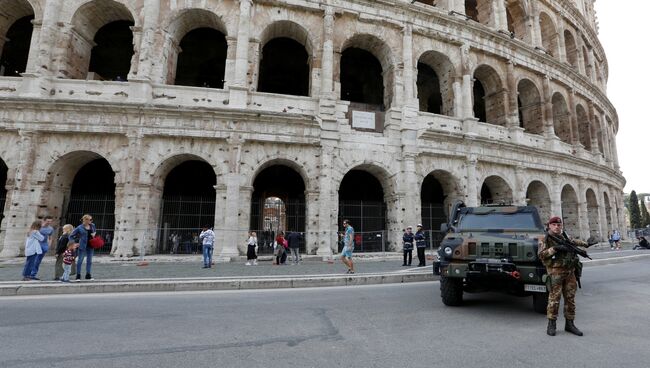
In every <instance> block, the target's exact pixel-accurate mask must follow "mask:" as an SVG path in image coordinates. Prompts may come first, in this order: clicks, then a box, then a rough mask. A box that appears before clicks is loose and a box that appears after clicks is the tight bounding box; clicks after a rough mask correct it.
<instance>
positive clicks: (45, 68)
mask: <svg viewBox="0 0 650 368" xmlns="http://www.w3.org/2000/svg"><path fill="white" fill-rule="evenodd" d="M61 9H63V2H62V1H56V0H48V1H45V2H44V9H43V18H42V19H41V26H40V27H39V33H40V34H39V36H37V37H36V38H37V39H38V44H37V45H35V46H36V47H35V50H34V51H35V52H34V53H33V54H32V51H31V49H30V58H31V57H32V56H34V59H35V61H34V62H33V63H28V68H27V71H29V72H32V73H38V74H42V75H53V74H54V73H56V68H55V63H54V60H53V50H54V48H55V47H56V46H57V44H58V37H59V32H60V30H59V27H58V26H57V23H58V21H59V12H60V11H61ZM36 31H37V29H36V28H34V32H36ZM34 35H35V33H32V41H33V40H34V38H35V37H34ZM30 65H31V68H30Z"/></svg>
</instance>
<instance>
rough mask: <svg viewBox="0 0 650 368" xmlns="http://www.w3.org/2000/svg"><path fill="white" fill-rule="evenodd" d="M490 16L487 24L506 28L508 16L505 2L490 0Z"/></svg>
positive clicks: (500, 28)
mask: <svg viewBox="0 0 650 368" xmlns="http://www.w3.org/2000/svg"><path fill="white" fill-rule="evenodd" d="M490 1H491V4H490V7H491V8H492V16H491V17H490V23H489V25H490V26H492V27H494V28H496V29H497V30H504V31H507V30H508V16H507V15H506V2H505V1H502V0H490Z"/></svg>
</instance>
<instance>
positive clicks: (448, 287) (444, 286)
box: [440, 276, 463, 307]
mask: <svg viewBox="0 0 650 368" xmlns="http://www.w3.org/2000/svg"><path fill="white" fill-rule="evenodd" d="M440 296H441V297H442V302H443V303H444V304H445V305H449V306H452V307H455V306H459V305H461V304H462V303H463V279H461V278H449V277H444V276H443V277H441V278H440Z"/></svg>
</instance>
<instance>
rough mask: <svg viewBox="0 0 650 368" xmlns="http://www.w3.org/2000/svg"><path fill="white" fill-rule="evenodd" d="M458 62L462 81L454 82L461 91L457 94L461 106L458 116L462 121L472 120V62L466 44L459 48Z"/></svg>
mask: <svg viewBox="0 0 650 368" xmlns="http://www.w3.org/2000/svg"><path fill="white" fill-rule="evenodd" d="M460 61H461V67H462V68H461V73H462V81H459V80H457V81H455V82H454V84H456V83H458V84H459V85H460V86H459V87H458V89H459V90H461V91H460V93H458V95H459V98H458V100H460V102H461V103H462V106H461V108H459V109H458V110H459V112H458V115H459V116H460V117H462V118H463V119H472V118H474V106H473V105H472V100H473V95H474V92H473V88H474V82H473V79H472V60H471V58H470V55H469V45H468V44H463V45H462V46H461V47H460ZM457 79H458V78H457ZM454 92H455V90H454Z"/></svg>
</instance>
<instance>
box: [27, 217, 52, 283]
mask: <svg viewBox="0 0 650 368" xmlns="http://www.w3.org/2000/svg"><path fill="white" fill-rule="evenodd" d="M39 231H40V233H41V235H43V237H44V239H43V240H42V241H41V242H40V244H41V250H42V253H41V254H38V255H37V256H36V259H35V260H34V267H32V275H31V278H32V279H34V280H39V278H38V277H37V275H38V270H39V268H40V267H41V261H43V257H45V254H46V253H47V251H48V250H49V249H50V244H51V242H52V240H51V239H50V236H51V235H52V233H54V229H53V228H52V216H45V217H44V218H43V221H42V222H41V229H40V230H39Z"/></svg>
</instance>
